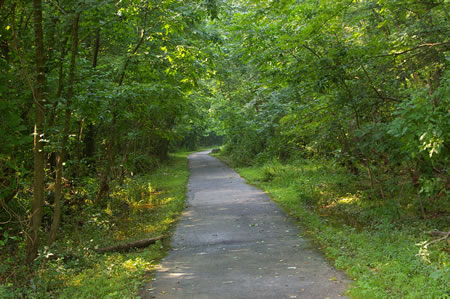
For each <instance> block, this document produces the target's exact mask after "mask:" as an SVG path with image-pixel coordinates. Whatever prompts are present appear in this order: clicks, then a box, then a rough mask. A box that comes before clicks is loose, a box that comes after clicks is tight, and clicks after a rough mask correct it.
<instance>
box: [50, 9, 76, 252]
mask: <svg viewBox="0 0 450 299" xmlns="http://www.w3.org/2000/svg"><path fill="white" fill-rule="evenodd" d="M79 20H80V13H77V14H76V15H75V18H74V21H73V28H72V56H71V60H70V70H69V84H68V91H67V102H66V115H65V122H64V129H63V137H62V141H61V151H60V153H59V154H58V157H57V165H56V181H55V206H54V212H53V221H52V225H51V228H50V233H49V236H48V246H50V245H52V244H53V242H54V241H55V239H56V233H57V231H58V228H59V224H60V222H61V198H62V175H63V164H64V161H65V158H66V155H67V150H66V147H67V142H68V140H69V133H70V118H71V115H72V111H71V110H70V109H71V107H70V106H71V104H72V98H73V86H74V83H75V66H76V57H77V52H78V23H79Z"/></svg>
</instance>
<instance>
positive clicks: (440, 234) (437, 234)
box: [425, 230, 450, 248]
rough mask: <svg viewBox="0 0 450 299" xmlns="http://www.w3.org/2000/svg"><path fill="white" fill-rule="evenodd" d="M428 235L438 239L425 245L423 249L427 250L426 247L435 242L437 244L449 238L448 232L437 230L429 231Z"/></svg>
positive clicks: (449, 233)
mask: <svg viewBox="0 0 450 299" xmlns="http://www.w3.org/2000/svg"><path fill="white" fill-rule="evenodd" d="M428 233H429V234H430V235H433V236H435V237H440V238H439V239H435V240H433V241H430V242H428V243H426V245H425V248H427V247H428V246H430V245H431V244H433V243H436V242H439V241H444V240H446V239H448V237H450V232H441V231H438V230H432V231H430V232H428Z"/></svg>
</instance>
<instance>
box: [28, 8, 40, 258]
mask: <svg viewBox="0 0 450 299" xmlns="http://www.w3.org/2000/svg"><path fill="white" fill-rule="evenodd" d="M33 23H34V44H35V47H36V49H35V51H36V88H35V92H34V95H33V97H34V106H35V120H34V182H33V199H32V203H31V221H30V230H29V235H28V238H27V250H26V262H27V263H30V262H32V261H33V260H34V259H35V258H36V256H37V251H38V247H39V229H40V226H41V221H42V207H43V203H44V176H45V172H44V166H45V162H44V143H43V140H42V139H43V137H44V123H45V111H44V101H45V100H44V87H45V58H44V57H45V55H44V34H43V29H42V0H33Z"/></svg>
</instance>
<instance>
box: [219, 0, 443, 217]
mask: <svg viewBox="0 0 450 299" xmlns="http://www.w3.org/2000/svg"><path fill="white" fill-rule="evenodd" d="M448 9H449V4H448V2H447V1H432V0H430V1H414V0H408V1H404V0H401V1H334V0H333V1H326V0H323V1H309V0H304V1H293V0H285V1H245V5H240V6H236V5H234V6H233V5H231V7H229V9H228V10H227V12H228V14H230V15H229V16H226V17H225V18H226V19H227V20H228V23H226V24H224V26H225V28H226V29H224V35H225V36H226V38H227V40H228V41H229V43H227V48H225V49H224V55H223V59H224V60H223V64H222V66H221V67H219V68H218V78H220V79H219V80H218V83H217V85H218V86H217V89H216V95H217V98H218V99H219V102H220V103H221V106H222V107H221V111H220V113H219V117H221V118H222V119H223V122H224V126H225V130H226V132H227V136H228V150H229V151H230V152H231V153H232V155H233V157H234V160H235V161H241V162H242V163H251V162H252V161H253V162H255V161H256V162H257V161H265V160H267V159H272V158H277V159H281V160H285V159H288V158H298V157H311V156H315V157H325V158H333V159H335V160H336V161H338V162H340V163H341V164H342V165H345V166H346V168H347V169H348V170H349V171H351V172H352V173H354V174H359V173H361V171H364V172H367V173H368V179H369V180H370V184H371V190H372V193H374V195H375V197H388V196H390V195H392V192H394V194H395V192H398V191H399V190H402V189H403V187H408V186H413V187H414V188H415V190H417V193H418V195H415V196H413V198H411V202H412V203H413V204H414V205H417V206H418V208H419V209H420V210H421V213H422V216H425V214H426V210H427V209H429V208H430V205H433V204H437V205H439V204H441V203H443V202H446V200H447V199H448V189H449V186H450V185H449V184H450V181H449V175H448V165H449V162H450V161H449V143H448V140H449V133H450V118H449V107H450V105H449V99H450V97H449V88H450V85H449V82H450V81H449V79H450V72H449V70H448V67H447V66H448V63H449V54H448V50H449V47H450V42H449V40H448V36H449V33H450V28H449V25H448V24H449V15H448ZM406 177H409V179H408V180H400V181H399V178H406ZM388 194H390V195H388ZM420 199H422V200H420ZM447 212H448V211H447Z"/></svg>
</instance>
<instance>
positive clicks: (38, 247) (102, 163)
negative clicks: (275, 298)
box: [0, 0, 450, 297]
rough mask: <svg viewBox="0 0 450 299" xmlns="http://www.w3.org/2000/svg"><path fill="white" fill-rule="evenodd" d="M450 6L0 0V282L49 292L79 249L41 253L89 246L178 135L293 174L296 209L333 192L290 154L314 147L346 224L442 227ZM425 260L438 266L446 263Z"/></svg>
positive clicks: (448, 183) (135, 197) (302, 154)
mask: <svg viewBox="0 0 450 299" xmlns="http://www.w3.org/2000/svg"><path fill="white" fill-rule="evenodd" d="M449 11H450V4H449V3H448V1H447V0H421V1H417V0H232V1H221V0H187V1H176V0H76V1H69V0H32V1H27V0H14V1H4V0H0V258H1V259H2V260H3V261H5V262H2V263H1V264H0V294H2V293H1V292H2V291H4V294H10V295H11V294H18V293H14V292H15V291H14V290H16V291H17V289H18V288H22V289H23V290H24V292H25V293H23V294H22V295H23V296H25V295H26V292H27V291H28V290H30V289H33V288H34V289H36V288H39V287H43V288H44V290H43V291H42V290H39V292H40V293H39V292H38V293H39V294H40V296H44V295H43V294H47V295H49V296H51V295H54V294H58V291H57V289H58V288H60V287H61V285H62V284H64V282H63V281H64V279H62V278H61V276H60V277H59V278H58V279H56V281H59V282H60V285H58V286H44V285H45V283H47V282H48V281H50V280H51V279H47V280H46V278H45V277H47V278H48V277H50V276H46V275H48V273H53V274H54V273H56V272H46V271H50V270H51V267H55V268H58V267H63V268H64V267H69V268H70V267H71V266H68V264H69V265H70V263H71V262H70V261H68V262H67V263H66V262H65V261H64V259H62V260H58V262H57V263H54V262H51V261H50V260H51V257H49V256H48V253H49V252H56V253H58V252H60V253H61V254H63V255H64V254H65V253H66V252H67V251H70V250H69V249H73V248H77V249H76V250H84V249H85V248H87V249H86V250H88V251H89V250H90V249H91V247H92V246H91V245H92V244H90V245H87V244H86V242H87V241H86V240H89V239H90V238H89V237H88V234H89V229H86V230H83V228H82V227H89V225H90V224H92V223H94V224H95V225H96V226H97V228H98V227H103V230H100V231H102V233H107V231H108V229H109V227H108V225H104V222H102V220H101V219H103V218H104V219H109V220H108V221H117V222H120V220H118V219H119V218H120V215H118V216H117V217H118V218H114V217H113V215H114V213H116V212H117V211H119V210H126V211H128V212H129V211H132V210H133V207H134V206H135V205H138V204H139V203H141V204H142V203H144V202H145V200H144V199H143V198H148V197H149V196H150V195H151V194H153V192H154V190H153V189H152V187H151V182H149V180H150V179H149V177H147V176H148V174H149V173H151V172H157V173H159V174H160V175H161V176H164V172H163V173H162V174H161V173H160V172H161V171H163V170H162V169H164V168H161V167H165V166H161V165H165V164H164V163H166V162H165V161H167V160H170V159H168V158H169V152H170V150H173V149H175V148H180V147H182V148H187V149H195V148H196V147H197V146H199V145H212V144H218V143H221V142H222V136H225V143H226V151H227V153H228V154H229V155H230V157H231V158H232V160H233V161H234V163H236V164H237V165H246V166H249V165H259V167H262V170H261V171H262V172H263V175H262V178H260V177H258V180H261V181H263V182H272V181H273V180H274V179H275V178H277V177H278V178H279V177H283V175H286V174H288V173H290V175H289V176H295V177H298V178H299V180H298V181H295V180H294V181H293V182H292V186H291V185H289V186H287V187H289V188H291V187H292V188H294V189H293V190H291V191H289V192H293V193H292V194H295V196H293V197H292V198H293V199H292V201H289V204H287V208H288V209H294V208H293V206H294V205H295V204H294V202H295V201H301V202H303V204H304V207H314V208H317V209H318V210H320V209H322V208H323V207H329V206H330V205H332V204H336V202H339V200H340V197H342V194H334V193H329V194H328V193H327V192H328V191H324V190H322V187H321V186H327V183H326V182H325V183H323V182H319V181H317V182H315V183H311V184H307V183H306V182H304V181H303V179H304V176H302V175H301V174H299V173H298V172H297V170H295V171H294V170H293V169H303V166H298V167H297V166H296V165H297V164H296V163H300V165H303V164H302V163H306V162H305V160H308V159H310V160H311V161H318V160H320V161H321V162H320V163H319V162H318V163H319V164H321V163H325V164H326V165H328V166H327V167H329V165H330V163H331V165H335V170H336V171H338V172H339V173H340V174H341V175H342V176H341V179H342V181H339V182H333V183H330V184H331V185H333V186H334V187H336V186H337V187H336V188H337V189H339V190H340V192H343V193H346V192H349V193H352V194H353V195H355V194H357V195H355V196H357V197H358V201H357V202H358V203H357V204H348V205H346V206H345V207H346V208H345V209H340V208H339V209H337V211H336V213H337V214H338V216H337V217H338V218H339V217H343V218H345V219H353V220H352V221H350V222H349V223H346V225H347V224H350V225H354V226H358V225H361V226H362V227H364V226H365V225H367V227H366V228H367V229H369V228H368V227H370V228H373V227H375V226H376V225H378V224H379V223H380V221H378V220H379V219H385V220H386V221H392V222H395V221H396V220H399V219H400V220H399V221H400V222H399V225H403V224H404V221H405V218H403V217H412V218H411V219H414V220H413V221H411V223H416V224H417V223H422V224H423V223H428V224H429V223H433V225H434V224H436V226H435V227H434V228H437V229H440V230H446V231H448V225H447V226H445V225H442V223H445V220H448V216H449V212H450V211H449V204H448V197H449V189H450V177H449V173H448V165H449V164H450V159H449V149H450V146H449V141H448V140H449V134H450V114H449V111H450V110H449V109H450V103H449V101H450V71H449V70H448V64H449V59H450V56H449V48H450V41H449V39H448V36H450V25H449V24H450V20H449ZM323 161H326V162H323ZM280 163H282V164H280ZM311 163H312V162H311ZM333 163H334V164H333ZM331 168H332V167H329V168H327V169H331ZM157 169H159V170H157ZM286 169H288V170H286ZM158 171H159V172H158ZM290 171H292V172H290ZM167 172H168V173H170V171H169V170H167ZM329 172H330V173H331V172H332V171H331V170H330V171H329ZM344 173H345V174H344ZM158 177H159V176H158ZM327 179H330V177H328V178H327ZM305 180H306V179H305ZM324 180H325V181H326V179H324ZM286 182H287V181H286ZM311 182H312V181H311ZM348 182H351V184H349V186H348V187H345V185H346V184H347V183H348ZM296 184H300V185H302V186H303V184H304V186H306V187H305V188H307V190H311V192H310V193H308V194H306V195H305V194H303V193H304V192H305V190H303V189H301V188H300V187H299V186H297V187H295V186H296ZM350 185H351V186H350ZM334 187H333V188H334ZM346 188H347V189H346ZM350 189H351V190H350ZM302 192H303V193H302ZM308 192H309V191H308ZM130 194H132V195H130ZM129 198H132V200H128V199H129ZM142 200H144V201H142ZM165 204H166V202H165V201H164V200H163V202H162V203H158V204H157V205H158V206H161V205H165ZM178 204H179V205H177V207H176V210H177V212H179V209H180V207H181V203H178ZM168 206H169V207H170V205H168ZM337 206H339V207H342V205H339V204H337ZM157 211H162V212H155V213H162V214H161V215H163V214H164V213H166V214H169V215H166V214H164V215H165V216H161V215H159V216H161V217H163V218H164V217H166V216H167V217H169V218H170V219H172V218H174V217H175V216H174V215H175V214H173V213H175V212H173V211H172V210H170V209H169V210H168V211H167V210H164V209H158V210H157ZM105 213H106V214H105ZM117 213H118V212H117ZM118 214H120V213H118ZM105 215H109V216H105ZM172 216H173V217H172ZM102 217H103V218H102ZM108 217H109V218H108ZM111 217H112V218H114V220H111V219H112V218H111ZM132 218H133V217H132ZM134 218H136V217H134ZM169 218H168V219H169ZM397 218H398V219H397ZM164 219H165V218H164ZM407 219H410V218H407ZM425 219H426V220H425ZM430 219H431V220H430ZM433 219H435V220H436V222H433ZM135 220H136V219H135ZM105 221H106V220H105ZM108 221H106V222H108ZM383 221H384V220H383ZM383 221H382V222H383ZM402 221H403V222H402ZM427 221H430V222H427ZM383 223H384V222H383ZM422 224H420V225H419V224H417V225H415V226H414V227H415V228H417V229H416V231H419V230H424V229H425V228H426V229H429V228H433V227H432V226H433V225H431V227H430V226H428V224H426V225H425V224H423V226H421V225H422ZM411 225H412V224H411ZM412 226H413V225H412ZM386 231H387V230H385V231H384V232H386ZM80 232H81V233H83V232H84V233H85V234H87V235H83V236H82V237H80ZM422 233H423V232H422ZM150 234H152V232H150ZM102 238H103V237H102V236H101V233H100V232H98V235H97V236H96V237H95V238H94V239H95V241H98V240H101V239H102ZM349 238H351V236H350V237H349ZM381 239H382V238H381ZM412 239H414V240H419V239H420V238H418V237H417V235H415V236H414V237H412ZM336 242H344V241H342V240H338V241H336ZM348 242H349V243H350V242H351V241H348ZM73 244H76V246H74V245H73ZM327 244H328V245H330V242H329V243H327ZM45 245H47V246H45ZM328 245H327V246H328ZM435 245H436V244H435ZM90 246H91V247H90ZM49 249H50V251H49ZM88 251H86V254H87V255H89V254H92V252H90V253H88ZM46 254H47V256H46ZM331 256H332V257H333V258H338V259H339V255H331ZM439 256H440V255H439ZM43 257H45V258H43ZM90 258H92V260H93V259H94V257H93V256H90V257H89V258H87V260H86V261H89V262H92V260H91V259H90ZM80 259H83V258H80ZM118 259H120V258H118ZM74 260H75V261H77V263H78V261H79V260H78V257H77V259H74ZM47 262H48V263H49V264H46V263H47ZM89 262H86V263H89ZM342 262H343V263H347V262H348V260H345V259H344V260H343V261H342ZM105 263H106V262H105ZM80 264H83V262H82V261H81V262H80ZM17 265H26V267H25V266H21V268H18V267H17ZM105 265H106V264H105ZM439 265H442V263H441V264H439ZM84 266H85V265H83V267H84ZM99 267H100V266H99ZM433 267H434V268H433ZM433 267H430V268H429V269H428V270H426V271H428V272H426V273H437V272H436V271H441V272H439V273H440V274H439V275H437V274H435V277H437V281H441V280H442V277H444V276H445V275H447V274H448V270H445V271H447V272H445V271H444V270H442V269H438V268H436V267H437V266H436V267H435V266H433ZM75 268H76V267H74V269H75ZM144 268H145V267H144ZM24 269H27V270H26V271H25V270H24ZM76 269H78V270H74V271H75V272H76V271H79V268H76ZM430 269H431V270H430ZM446 269H447V268H446ZM80 271H81V270H80ZM433 271H434V272H433ZM19 272H20V273H19ZM63 272H64V271H63ZM69 272H70V271H69ZM69 272H64V273H63V274H61V273H62V272H61V273H60V274H61V275H67V273H69ZM42 273H44V274H42ZM80 273H84V272H80ZM139 273H141V272H139ZM424 273H425V272H424ZM422 274H423V273H422ZM422 274H421V275H422ZM58 275H59V274H58ZM80 275H87V274H85V273H84V274H80ZM423 275H426V274H423ZM423 275H422V276H420V277H425V276H423ZM438 276H439V277H438ZM356 277H358V276H356ZM41 278H42V279H41ZM39 279H41V280H39ZM102 279H103V278H102ZM433 283H434V282H433ZM74 284H75V282H74ZM2 288H3V289H2ZM136 288H137V287H135V288H134V289H133V290H135V289H136ZM41 291H42V292H41ZM69 291H70V290H69ZM52 292H54V293H52ZM111 292H112V293H113V292H114V291H113V290H111ZM383 292H384V291H383ZM30 294H31V293H30ZM33 294H37V293H33ZM355 294H358V293H357V292H356V293H355ZM396 294H397V295H399V293H396ZM2 295H3V294H2ZM121 295H124V294H116V297H118V296H121ZM359 295H361V294H358V296H359ZM68 296H69V295H68ZM124 296H125V295H124ZM0 297H1V296H0Z"/></svg>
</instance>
